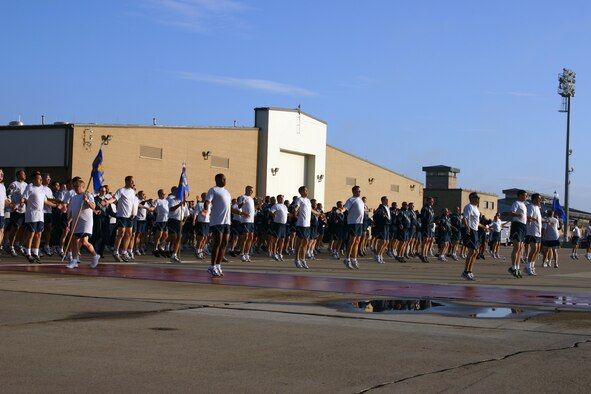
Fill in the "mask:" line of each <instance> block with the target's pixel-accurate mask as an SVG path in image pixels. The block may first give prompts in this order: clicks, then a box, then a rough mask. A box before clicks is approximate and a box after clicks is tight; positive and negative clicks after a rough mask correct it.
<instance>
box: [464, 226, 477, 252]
mask: <svg viewBox="0 0 591 394" xmlns="http://www.w3.org/2000/svg"><path fill="white" fill-rule="evenodd" d="M464 246H465V247H467V248H470V249H474V250H478V248H479V247H480V239H479V238H478V231H476V230H470V234H467V233H464Z"/></svg>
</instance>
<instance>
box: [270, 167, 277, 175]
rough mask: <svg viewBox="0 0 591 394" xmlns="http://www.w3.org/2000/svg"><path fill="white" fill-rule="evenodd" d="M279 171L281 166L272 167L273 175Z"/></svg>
mask: <svg viewBox="0 0 591 394" xmlns="http://www.w3.org/2000/svg"><path fill="white" fill-rule="evenodd" d="M278 172H279V168H277V167H275V168H271V174H273V176H275V175H277V173H278Z"/></svg>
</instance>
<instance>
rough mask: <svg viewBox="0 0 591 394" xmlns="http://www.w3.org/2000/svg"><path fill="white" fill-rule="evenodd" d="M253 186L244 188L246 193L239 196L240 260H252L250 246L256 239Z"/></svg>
mask: <svg viewBox="0 0 591 394" xmlns="http://www.w3.org/2000/svg"><path fill="white" fill-rule="evenodd" d="M253 192H254V189H253V187H252V186H246V187H245V188H244V194H243V195H241V196H240V197H238V200H237V202H238V209H239V210H240V226H241V228H240V239H239V241H238V242H239V245H240V260H242V261H250V248H251V246H252V241H253V239H254V216H255V207H254V199H253V198H252V194H253Z"/></svg>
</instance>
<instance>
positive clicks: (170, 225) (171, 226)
mask: <svg viewBox="0 0 591 394" xmlns="http://www.w3.org/2000/svg"><path fill="white" fill-rule="evenodd" d="M166 228H167V229H168V232H169V233H172V234H180V233H181V221H180V220H176V219H168V222H166Z"/></svg>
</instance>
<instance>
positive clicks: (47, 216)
mask: <svg viewBox="0 0 591 394" xmlns="http://www.w3.org/2000/svg"><path fill="white" fill-rule="evenodd" d="M51 216H53V215H52V214H51V213H47V212H44V213H43V221H44V222H45V223H51Z"/></svg>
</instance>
